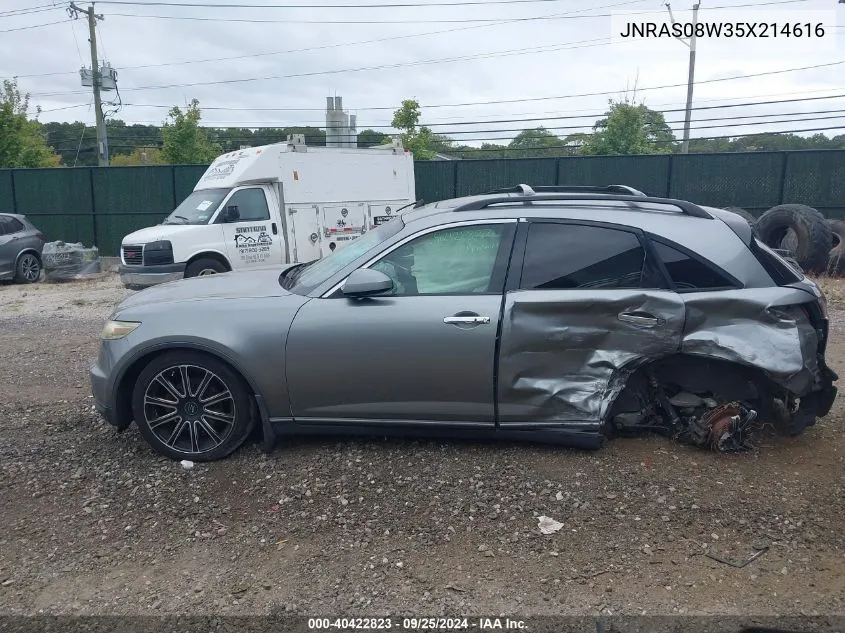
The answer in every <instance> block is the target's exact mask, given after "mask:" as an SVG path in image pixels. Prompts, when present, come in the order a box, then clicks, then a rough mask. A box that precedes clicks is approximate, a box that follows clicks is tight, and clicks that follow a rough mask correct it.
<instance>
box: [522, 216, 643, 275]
mask: <svg viewBox="0 0 845 633" xmlns="http://www.w3.org/2000/svg"><path fill="white" fill-rule="evenodd" d="M644 260H645V252H644V251H643V248H642V246H641V245H640V241H639V240H638V239H637V236H636V235H634V234H633V233H628V232H626V231H617V230H614V229H606V228H602V227H597V226H580V225H575V224H544V223H534V224H532V225H531V227H530V228H529V229H528V243H527V244H526V247H525V263H524V264H523V267H522V282H521V284H520V287H522V288H534V289H543V290H562V289H571V288H639V287H640V285H641V277H642V272H643V262H644Z"/></svg>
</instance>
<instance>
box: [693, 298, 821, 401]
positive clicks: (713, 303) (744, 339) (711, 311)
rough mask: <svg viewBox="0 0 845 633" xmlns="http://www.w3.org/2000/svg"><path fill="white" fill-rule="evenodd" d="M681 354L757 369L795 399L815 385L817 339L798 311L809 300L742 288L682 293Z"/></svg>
mask: <svg viewBox="0 0 845 633" xmlns="http://www.w3.org/2000/svg"><path fill="white" fill-rule="evenodd" d="M682 296H683V300H684V304H685V306H686V315H687V316H686V325H685V327H684V333H683V338H682V341H681V352H682V353H684V354H691V355H695V356H704V357H709V358H719V359H723V360H728V361H732V362H736V363H741V364H743V365H749V366H751V367H756V368H758V369H761V370H762V371H763V372H765V373H766V375H767V376H769V378H771V379H772V380H773V381H774V382H775V383H777V384H778V385H780V386H782V387H784V388H786V389H788V390H789V391H791V392H793V393H794V394H796V395H799V396H801V395H804V394H806V393H807V392H808V391H810V390H811V389H812V387H813V385H814V383H815V382H816V381H817V376H818V362H817V358H816V350H817V346H818V336H817V334H816V331H815V330H814V329H813V327H812V325H811V324H810V323H809V321H808V319H807V317H806V315H804V314H803V312H802V311H801V310H800V309H795V308H791V309H790V308H788V306H794V305H795V304H800V303H807V302H810V301H813V297H812V296H811V295H810V294H809V293H807V292H804V291H802V290H797V289H794V288H784V287H770V288H746V289H743V290H722V291H713V292H700V293H688V294H684V295H682Z"/></svg>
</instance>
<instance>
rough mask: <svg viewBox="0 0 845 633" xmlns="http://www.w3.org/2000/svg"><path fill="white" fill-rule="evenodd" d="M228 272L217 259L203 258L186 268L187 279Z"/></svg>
mask: <svg viewBox="0 0 845 633" xmlns="http://www.w3.org/2000/svg"><path fill="white" fill-rule="evenodd" d="M225 272H227V270H226V267H225V266H224V265H223V264H221V263H220V262H219V261H217V260H216V259H211V258H210V257H203V258H202V259H198V260H196V261H194V262H191V263H190V264H188V267H187V268H185V277H205V276H206V275H216V274H218V273H225Z"/></svg>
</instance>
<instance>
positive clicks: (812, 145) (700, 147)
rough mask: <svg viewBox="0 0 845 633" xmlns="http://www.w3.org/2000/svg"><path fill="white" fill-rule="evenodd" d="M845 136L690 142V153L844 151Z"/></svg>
mask: <svg viewBox="0 0 845 633" xmlns="http://www.w3.org/2000/svg"><path fill="white" fill-rule="evenodd" d="M843 148H845V134H840V135H839V136H834V137H832V138H831V137H828V136H825V135H824V134H813V135H812V136H798V135H796V134H754V135H753V136H743V137H739V138H735V139H727V138H718V139H703V140H695V139H692V140H691V141H690V146H689V151H690V152H763V151H780V150H794V149H843Z"/></svg>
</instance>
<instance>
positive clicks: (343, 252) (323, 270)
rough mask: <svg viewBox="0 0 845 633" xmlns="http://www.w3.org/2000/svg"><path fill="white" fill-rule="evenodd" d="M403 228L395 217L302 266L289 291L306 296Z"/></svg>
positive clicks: (401, 223) (399, 219)
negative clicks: (302, 268)
mask: <svg viewBox="0 0 845 633" xmlns="http://www.w3.org/2000/svg"><path fill="white" fill-rule="evenodd" d="M403 228H405V223H404V222H403V221H402V218H401V216H396V218H394V219H393V220H391V221H390V222H385V223H384V224H380V225H378V226H377V227H376V228H374V229H373V230H371V231H367V232H366V233H364V234H363V235H362V236H361V237H358V238H355V239H354V240H352V241H351V242H349V243H348V244H347V245H346V246H344V247H343V248H341V249H340V250H335V251H332V252H331V253H330V254H329V255H326V256H324V257H323V258H322V259H318V260H316V261H313V262H311V263H308V264H304V266H307V268H304V270H302V272H301V273H299V274H298V275H297V276H296V281H295V285H293V286H292V287H291V288H290V290H291V291H292V292H295V293H297V294H308V293H309V292H311V291H312V290H314V289H315V288H316V287H317V286H319V285H321V284H322V283H324V282H326V281H328V280H329V279H331V278H332V277H334V276H335V275H336V274H338V273H339V272H340V271H341V270H343V269H344V268H346V267H347V266H349V265H350V264H351V263H352V262H354V261H355V260H356V259H358V258H359V257H363V256H364V255H365V254H367V253H368V252H370V251H373V250H375V249H376V248H377V247H378V246H379V245H380V244H382V243H383V242H386V241H387V240H389V239H390V238H391V237H393V236H394V235H396V234H397V233H399V231H401V230H402V229H403ZM301 265H302V264H301Z"/></svg>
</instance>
